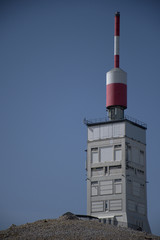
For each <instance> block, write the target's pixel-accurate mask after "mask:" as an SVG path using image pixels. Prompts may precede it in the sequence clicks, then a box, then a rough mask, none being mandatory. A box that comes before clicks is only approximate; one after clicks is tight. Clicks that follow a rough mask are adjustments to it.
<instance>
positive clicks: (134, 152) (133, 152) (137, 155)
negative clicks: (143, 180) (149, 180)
mask: <svg viewBox="0 0 160 240" xmlns="http://www.w3.org/2000/svg"><path fill="white" fill-rule="evenodd" d="M127 160H128V161H129V162H135V163H139V164H140V165H144V151H141V150H140V149H138V148H136V147H131V146H128V147H127Z"/></svg>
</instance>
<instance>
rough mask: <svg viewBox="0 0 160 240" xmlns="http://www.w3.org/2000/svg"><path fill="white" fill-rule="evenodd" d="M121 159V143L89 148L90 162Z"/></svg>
mask: <svg viewBox="0 0 160 240" xmlns="http://www.w3.org/2000/svg"><path fill="white" fill-rule="evenodd" d="M121 160H122V149H121V145H115V146H108V147H101V148H92V149H91V162H92V163H99V162H110V161H121Z"/></svg>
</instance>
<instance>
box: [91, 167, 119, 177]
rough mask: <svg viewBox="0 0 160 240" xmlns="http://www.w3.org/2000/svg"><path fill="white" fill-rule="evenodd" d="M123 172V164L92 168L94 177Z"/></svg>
mask: <svg viewBox="0 0 160 240" xmlns="http://www.w3.org/2000/svg"><path fill="white" fill-rule="evenodd" d="M121 172H122V166H121V165H114V166H107V167H97V168H91V176H92V177H99V176H108V175H115V174H120V173H121Z"/></svg>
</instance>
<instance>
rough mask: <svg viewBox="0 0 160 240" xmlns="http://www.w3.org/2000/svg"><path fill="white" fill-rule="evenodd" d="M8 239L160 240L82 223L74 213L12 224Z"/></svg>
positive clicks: (0, 234)
mask: <svg viewBox="0 0 160 240" xmlns="http://www.w3.org/2000/svg"><path fill="white" fill-rule="evenodd" d="M0 239H4V240H13V239H14V240H23V239H24V240H30V239H31V240H82V239H83V240H84V239H86V240H147V239H148V240H160V237H158V236H154V235H151V234H147V233H145V232H140V231H135V230H132V229H129V228H125V227H117V226H113V225H109V224H104V223H99V222H97V221H93V220H85V221H84V220H79V218H77V216H75V215H74V214H68V213H67V214H64V215H63V216H61V217H60V218H58V219H47V220H46V219H44V220H39V221H36V222H34V223H26V224H24V225H20V226H16V225H14V224H13V225H11V227H10V228H8V229H6V230H3V231H0Z"/></svg>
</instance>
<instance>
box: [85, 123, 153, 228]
mask: <svg viewBox="0 0 160 240" xmlns="http://www.w3.org/2000/svg"><path fill="white" fill-rule="evenodd" d="M86 125H87V127H88V147H87V164H86V166H87V214H88V215H91V216H95V217H98V218H99V219H101V221H103V222H107V223H111V224H114V225H122V226H126V227H131V228H134V229H138V228H139V229H142V230H143V231H146V232H150V227H149V224H148V219H147V197H146V126H145V125H142V124H137V123H135V122H133V121H130V120H127V119H123V120H116V121H108V122H106V121H104V122H103V121H101V122H98V123H96V122H95V123H94V122H93V123H92V122H89V121H86Z"/></svg>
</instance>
